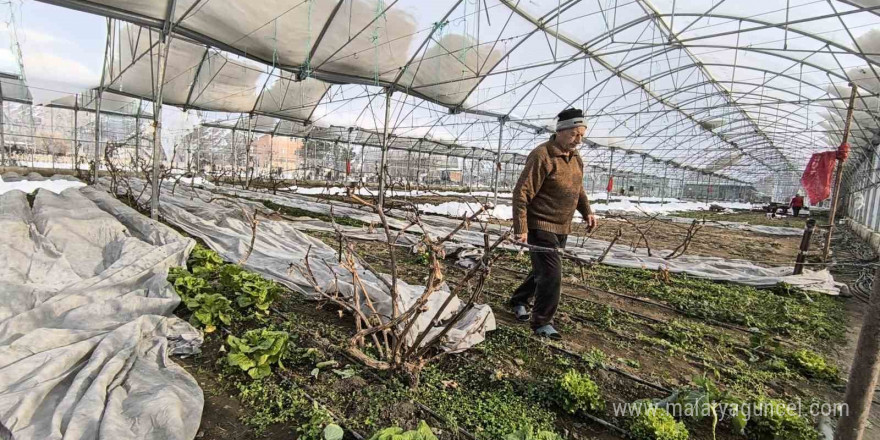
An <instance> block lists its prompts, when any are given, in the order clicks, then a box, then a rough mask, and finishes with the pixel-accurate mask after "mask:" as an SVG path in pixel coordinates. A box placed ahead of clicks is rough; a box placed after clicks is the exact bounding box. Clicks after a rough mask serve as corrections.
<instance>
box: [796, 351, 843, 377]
mask: <svg viewBox="0 0 880 440" xmlns="http://www.w3.org/2000/svg"><path fill="white" fill-rule="evenodd" d="M790 360H791V363H792V364H793V365H794V366H795V367H796V368H797V370H798V371H800V372H801V373H802V374H803V375H804V376H807V377H814V378H817V379H825V380H829V381H836V380H837V379H838V377H839V375H840V372H839V371H838V370H837V367H835V366H833V365H828V361H826V360H825V358H824V357H822V355H820V354H818V353H816V352H814V351H811V350H807V349H805V348H804V349H800V350H797V351H795V352H794V353H792V354H791V356H790Z"/></svg>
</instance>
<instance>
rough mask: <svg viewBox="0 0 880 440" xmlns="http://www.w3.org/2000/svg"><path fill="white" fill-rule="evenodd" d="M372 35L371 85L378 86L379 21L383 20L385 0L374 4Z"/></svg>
mask: <svg viewBox="0 0 880 440" xmlns="http://www.w3.org/2000/svg"><path fill="white" fill-rule="evenodd" d="M373 17H374V20H373V23H374V24H373V33H372V35H370V41H371V42H372V43H373V55H374V57H373V58H374V63H373V83H374V85H376V86H378V85H379V28H380V26H379V19H380V18H385V0H379V1H377V2H376V11H375V12H374V16H373Z"/></svg>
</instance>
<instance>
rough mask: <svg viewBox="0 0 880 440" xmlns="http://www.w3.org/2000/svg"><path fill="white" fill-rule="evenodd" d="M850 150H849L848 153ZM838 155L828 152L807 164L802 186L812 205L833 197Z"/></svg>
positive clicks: (814, 156) (816, 155)
mask: <svg viewBox="0 0 880 440" xmlns="http://www.w3.org/2000/svg"><path fill="white" fill-rule="evenodd" d="M844 145H846V144H844ZM847 147H848V146H847ZM841 148H843V145H841ZM848 150H849V149H848V148H847V152H848ZM838 154H839V152H838V151H826V152H824V153H816V154H814V155H813V156H812V157H810V162H809V163H807V168H806V169H805V170H804V175H803V176H802V177H801V185H803V187H804V189H805V190H806V191H807V196H809V197H810V204H811V205H815V204H817V203H819V202H821V201H823V200H825V199H827V198H828V197H829V196H831V182H832V180H833V179H834V166H835V165H836V164H837V158H838ZM844 157H845V156H844Z"/></svg>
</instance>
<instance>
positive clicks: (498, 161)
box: [492, 118, 504, 206]
mask: <svg viewBox="0 0 880 440" xmlns="http://www.w3.org/2000/svg"><path fill="white" fill-rule="evenodd" d="M503 139H504V119H503V118H501V119H498V151H496V152H495V178H494V179H493V181H492V193H493V194H494V197H493V199H492V204H493V205H495V206H498V173H499V171H500V170H501V143H502V141H503Z"/></svg>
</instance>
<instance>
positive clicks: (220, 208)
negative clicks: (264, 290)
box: [131, 181, 495, 352]
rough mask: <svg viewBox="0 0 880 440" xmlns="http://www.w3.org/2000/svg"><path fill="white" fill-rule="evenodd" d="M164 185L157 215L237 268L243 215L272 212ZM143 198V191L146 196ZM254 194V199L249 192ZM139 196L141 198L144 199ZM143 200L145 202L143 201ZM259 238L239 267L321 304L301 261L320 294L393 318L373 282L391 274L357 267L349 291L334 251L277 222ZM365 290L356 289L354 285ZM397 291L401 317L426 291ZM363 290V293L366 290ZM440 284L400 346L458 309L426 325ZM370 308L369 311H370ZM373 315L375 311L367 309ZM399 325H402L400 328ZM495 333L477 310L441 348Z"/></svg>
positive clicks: (384, 291) (242, 252)
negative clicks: (270, 279) (233, 263)
mask: <svg viewBox="0 0 880 440" xmlns="http://www.w3.org/2000/svg"><path fill="white" fill-rule="evenodd" d="M131 185H132V189H133V190H134V192H135V193H138V192H140V189H141V188H143V185H144V184H143V182H142V181H133V182H132V183H131ZM172 187H173V185H171V184H168V185H163V187H162V193H161V197H160V204H159V211H160V214H161V215H162V217H163V218H164V219H165V220H166V221H167V222H169V223H171V224H173V225H175V226H177V227H179V228H181V229H182V230H184V231H186V232H187V233H188V234H190V235H192V236H194V237H198V238H200V239H201V240H203V241H204V242H205V244H207V245H208V247H210V248H211V249H213V250H214V251H216V252H217V253H219V254H220V255H221V256H222V257H223V258H224V259H225V260H227V261H232V262H239V261H241V260H243V258H244V257H245V256H246V254H247V252H248V248H249V246H250V242H251V238H252V236H253V233H252V223H251V221H250V220H249V219H248V218H247V217H246V216H253V215H254V212H256V211H261V212H264V213H268V212H270V210H268V208H266V207H265V206H263V205H262V204H260V203H255V202H250V201H247V200H244V199H237V198H236V199H233V198H222V197H221V198H217V197H215V194H213V193H211V192H208V191H205V190H201V189H197V188H196V189H192V188H190V187H187V186H185V185H178V186H177V187H176V188H174V189H173V193H172ZM144 193H145V195H146V196H148V195H149V191H144ZM255 195H256V193H255ZM146 196H145V197H146ZM145 200H146V199H145ZM258 219H259V223H258V224H257V229H256V231H257V236H256V239H255V242H254V247H253V251H252V252H251V254H250V255H249V256H248V258H247V260H246V261H245V262H244V263H243V264H242V265H243V266H244V267H246V268H248V269H250V270H253V271H255V272H259V273H261V274H263V275H264V276H266V277H269V278H272V279H274V280H276V281H278V282H280V283H282V284H284V285H285V286H287V287H289V288H290V289H292V290H294V291H296V292H299V293H302V294H303V295H305V296H307V297H309V298H312V299H321V295H320V293H318V292H317V291H316V290H315V289H314V288H313V285H312V283H311V282H310V280H309V278H307V277H308V276H309V275H307V274H308V270H307V268H306V266H305V264H306V256H307V255H308V264H309V267H310V268H311V272H312V274H313V275H314V279H315V281H316V282H317V284H318V285H319V287H320V289H321V290H322V291H323V292H325V293H327V294H331V295H336V294H338V295H340V296H341V297H343V298H345V299H346V300H348V301H350V302H351V303H352V304H354V297H353V292H355V290H356V291H357V294H358V295H359V300H360V302H359V303H360V304H361V310H362V311H363V312H364V314H365V315H366V316H368V317H369V316H372V315H374V314H378V315H379V317H380V318H381V319H387V317H388V316H391V311H392V302H391V295H390V294H389V289H388V288H387V286H386V285H385V284H384V283H383V282H382V281H381V280H380V279H379V278H378V277H385V278H386V279H387V280H390V276H389V275H385V274H374V273H372V272H371V271H369V270H366V269H365V268H363V267H362V266H361V265H360V264H356V271H357V274H358V277H359V279H360V282H361V283H360V284H358V288H357V289H355V284H354V281H353V276H352V274H351V272H350V271H349V270H348V269H346V268H345V267H343V266H342V265H340V263H339V262H338V254H337V252H336V250H334V249H333V248H331V247H330V246H328V245H326V244H324V243H323V242H322V241H321V240H318V239H316V238H314V237H311V236H309V235H307V234H305V233H303V232H301V231H300V230H299V229H298V227H297V224H296V223H295V222H290V221H286V220H277V219H273V218H269V217H266V216H265V215H258ZM394 226H395V227H399V228H402V227H403V226H404V224H403V223H402V222H400V221H395V222H394ZM361 285H362V286H363V288H361V287H360V286H361ZM397 285H398V293H399V295H398V309H399V310H407V309H409V308H410V306H412V305H413V304H414V303H415V302H416V301H417V300H418V299H419V297H420V296H421V295H422V293H423V292H424V289H425V288H424V286H414V285H409V284H407V283H405V282H403V281H402V280H398V281H397ZM364 290H366V291H364ZM450 294H451V293H450V290H449V287H448V286H447V285H445V283H444V284H443V285H441V287H440V288H439V289H438V290H436V291H435V292H434V293H433V294H432V295H431V296H430V297H429V300H428V303H427V304H426V307H427V311H425V312H423V313H422V314H421V315H419V317H418V319H417V320H416V323H415V324H414V325H413V330H412V331H410V332H409V333H408V334H407V335H406V342H407V343H409V344H410V345H411V344H413V343H414V342H415V338H416V336H418V334H419V333H420V332H422V331H423V330H424V329H428V328H431V329H430V330H429V333H428V337H426V338H425V339H424V341H423V343H427V342H428V341H430V340H431V339H432V335H434V334H436V332H439V331H440V330H441V329H442V325H440V324H441V323H442V322H443V321H447V320H448V319H449V318H451V317H452V316H453V315H454V314H455V313H456V312H458V311H459V310H461V308H462V307H464V306H465V305H464V303H463V301H461V299H459V298H457V297H454V298H453V299H452V300H451V301H450V303H449V304H448V305H447V307H446V308H445V309H443V310H442V312H441V314H440V319H439V321H440V322H439V323H432V322H431V319H432V318H433V317H434V315H435V314H436V313H437V311H438V310H440V309H441V306H442V304H443V303H444V302H445V301H446V299H447V298H448V296H449V295H450ZM371 304H372V307H371V306H370V305H371ZM373 309H375V311H374V310H373ZM403 325H405V323H404V324H402V325H401V327H403ZM494 329H495V317H494V315H493V314H492V310H491V308H490V307H489V306H487V305H484V304H478V305H475V306H474V307H473V308H471V309H470V310H468V311H467V312H466V314H465V315H464V317H463V318H462V319H461V320H460V321H459V322H458V323H457V324H456V325H455V326H454V329H453V330H451V331H449V333H447V334H446V335H445V336H444V340H443V341H442V347H443V348H444V349H445V350H448V351H452V352H456V351H462V350H465V349H467V348H469V347H471V346H473V345H475V344H478V343H480V342H482V341H483V339H484V337H485V332H487V331H492V330H494Z"/></svg>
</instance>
